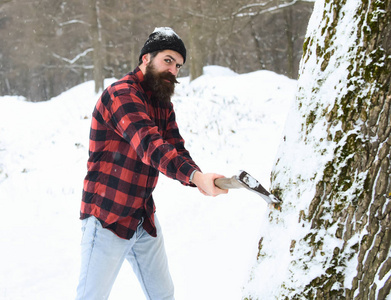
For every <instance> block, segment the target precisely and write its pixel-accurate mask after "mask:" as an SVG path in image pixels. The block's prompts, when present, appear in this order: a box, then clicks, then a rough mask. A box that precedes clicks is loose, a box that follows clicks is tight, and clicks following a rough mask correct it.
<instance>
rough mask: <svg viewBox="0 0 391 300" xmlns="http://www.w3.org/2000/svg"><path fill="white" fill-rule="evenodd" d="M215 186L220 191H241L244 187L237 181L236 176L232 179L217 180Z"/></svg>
mask: <svg viewBox="0 0 391 300" xmlns="http://www.w3.org/2000/svg"><path fill="white" fill-rule="evenodd" d="M215 186H217V187H218V188H220V189H223V190H225V189H239V188H242V187H244V186H243V185H242V184H241V183H240V182H239V181H238V179H237V177H236V176H232V177H231V178H226V177H224V178H217V179H215Z"/></svg>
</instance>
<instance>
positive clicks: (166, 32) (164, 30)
mask: <svg viewBox="0 0 391 300" xmlns="http://www.w3.org/2000/svg"><path fill="white" fill-rule="evenodd" d="M152 33H158V35H162V36H173V35H175V36H178V35H177V34H176V33H175V31H174V30H172V29H171V28H170V27H156V28H155V30H154V31H153V32H152Z"/></svg>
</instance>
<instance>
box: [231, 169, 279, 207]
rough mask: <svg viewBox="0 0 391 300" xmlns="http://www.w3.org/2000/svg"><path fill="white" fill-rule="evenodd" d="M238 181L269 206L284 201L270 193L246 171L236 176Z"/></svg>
mask: <svg viewBox="0 0 391 300" xmlns="http://www.w3.org/2000/svg"><path fill="white" fill-rule="evenodd" d="M235 178H236V180H237V181H238V182H239V183H240V184H241V185H242V186H243V187H245V188H246V189H248V190H250V191H252V192H254V193H256V194H258V195H259V196H261V197H262V198H263V199H264V200H265V201H266V202H267V203H269V204H278V203H281V202H282V201H281V200H280V199H278V198H277V197H276V196H274V195H273V194H271V193H269V192H268V191H267V190H266V189H265V188H264V187H263V186H262V184H260V183H259V182H258V180H256V179H255V178H254V177H252V176H251V175H250V174H248V173H247V172H246V171H240V172H239V174H238V175H236V176H235Z"/></svg>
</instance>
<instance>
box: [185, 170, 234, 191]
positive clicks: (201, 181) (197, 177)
mask: <svg viewBox="0 0 391 300" xmlns="http://www.w3.org/2000/svg"><path fill="white" fill-rule="evenodd" d="M222 177H224V176H223V175H219V174H215V173H205V174H204V173H201V172H199V171H196V172H195V173H194V176H193V180H192V182H193V183H194V184H195V185H196V186H197V187H198V189H199V191H200V192H201V193H202V194H204V195H206V196H212V197H216V196H217V195H220V194H227V193H228V190H222V189H220V188H218V187H217V186H215V184H214V181H215V179H217V178H222Z"/></svg>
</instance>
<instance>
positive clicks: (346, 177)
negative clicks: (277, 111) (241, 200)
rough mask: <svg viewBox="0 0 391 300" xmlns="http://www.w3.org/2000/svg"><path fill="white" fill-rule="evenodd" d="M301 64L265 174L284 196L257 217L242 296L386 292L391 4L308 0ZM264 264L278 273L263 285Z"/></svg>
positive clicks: (390, 235)
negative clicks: (254, 255)
mask: <svg viewBox="0 0 391 300" xmlns="http://www.w3.org/2000/svg"><path fill="white" fill-rule="evenodd" d="M301 63H302V64H301V72H300V78H299V86H298V93H297V98H296V103H295V108H294V109H293V110H292V111H291V113H290V116H289V119H288V123H287V128H286V129H285V135H284V142H283V143H282V144H281V147H280V150H279V154H278V158H277V163H276V165H275V167H274V170H273V174H272V187H273V190H274V191H275V193H277V194H279V195H280V196H281V198H282V199H284V200H285V201H284V204H283V205H282V211H281V212H279V211H276V210H274V211H272V212H271V213H270V218H269V221H270V222H271V223H268V224H263V225H264V227H265V229H264V230H265V234H264V236H263V237H262V238H261V241H260V245H259V256H258V263H257V267H255V268H254V270H253V273H252V279H251V280H250V282H249V284H248V286H247V296H248V297H249V298H251V299H257V298H259V299H265V298H267V299H272V297H275V299H360V300H361V299H386V298H387V296H390V294H391V292H390V291H391V255H390V253H391V252H390V250H391V247H390V246H391V231H390V225H391V223H390V221H391V219H390V218H391V216H390V214H391V176H390V175H391V166H390V146H391V139H390V136H391V122H390V117H391V105H390V104H391V93H390V83H391V82H390V81H391V72H390V69H391V1H390V0H385V1H376V0H370V1H363V0H361V1H358V0H347V1H326V0H323V1H322V0H319V1H317V2H316V4H315V8H314V14H313V16H312V17H311V21H310V24H309V27H308V33H307V37H306V39H305V43H304V55H303V58H302V61H301ZM266 233H267V234H266ZM281 237H283V238H281ZM276 252H277V253H278V254H279V255H278V257H277V255H276V254H275V253H276ZM270 265H273V266H275V267H276V269H278V270H280V272H278V271H277V272H278V275H279V276H280V280H275V281H273V282H272V283H270V279H268V278H267V276H273V274H270V269H269V270H268V269H266V268H267V266H270ZM273 271H276V270H273ZM262 272H264V273H268V274H267V276H265V277H262V276H263V275H261V274H262ZM265 295H267V296H265ZM268 296H270V297H268ZM387 299H389V298H387Z"/></svg>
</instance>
